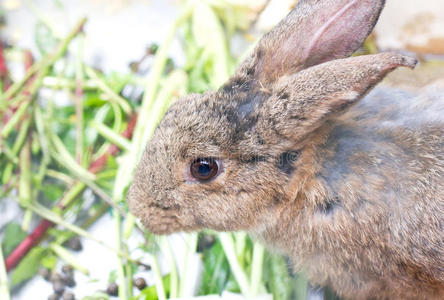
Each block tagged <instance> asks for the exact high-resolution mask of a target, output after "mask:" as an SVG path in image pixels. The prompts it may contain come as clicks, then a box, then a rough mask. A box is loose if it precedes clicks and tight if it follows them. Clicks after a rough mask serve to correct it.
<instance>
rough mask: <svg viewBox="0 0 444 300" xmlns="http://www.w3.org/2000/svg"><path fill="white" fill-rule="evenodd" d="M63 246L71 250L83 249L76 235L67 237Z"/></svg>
mask: <svg viewBox="0 0 444 300" xmlns="http://www.w3.org/2000/svg"><path fill="white" fill-rule="evenodd" d="M65 246H66V247H67V248H69V249H71V250H74V251H82V249H83V247H82V243H81V242H80V238H79V237H78V236H75V237H73V238H71V239H69V240H68V241H67V242H66V243H65Z"/></svg>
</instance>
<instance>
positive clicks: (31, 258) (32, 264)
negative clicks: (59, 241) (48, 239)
mask: <svg viewBox="0 0 444 300" xmlns="http://www.w3.org/2000/svg"><path fill="white" fill-rule="evenodd" d="M46 254H47V250H46V249H45V248H42V247H35V248H34V249H32V250H31V251H29V253H28V254H27V255H26V256H25V257H24V258H23V259H22V261H21V262H20V263H19V264H18V266H17V268H16V269H15V270H14V273H12V277H11V285H12V286H16V285H17V284H20V283H22V282H24V281H25V280H28V279H30V278H31V277H32V276H34V275H35V274H36V273H37V271H38V270H39V267H40V262H41V260H42V258H43V257H45V256H46Z"/></svg>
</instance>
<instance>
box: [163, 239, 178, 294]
mask: <svg viewBox="0 0 444 300" xmlns="http://www.w3.org/2000/svg"><path fill="white" fill-rule="evenodd" d="M160 246H161V249H162V252H163V253H165V254H166V255H167V260H168V263H169V265H170V268H171V271H170V274H171V277H170V299H174V298H177V297H178V283H179V279H178V277H177V267H176V261H175V259H174V255H173V251H172V250H171V246H170V243H169V241H168V238H167V237H166V236H162V237H161V238H160Z"/></svg>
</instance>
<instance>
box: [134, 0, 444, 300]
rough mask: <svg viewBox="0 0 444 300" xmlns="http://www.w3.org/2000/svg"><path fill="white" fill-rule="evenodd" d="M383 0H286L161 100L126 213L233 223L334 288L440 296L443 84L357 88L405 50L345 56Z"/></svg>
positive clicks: (222, 226)
mask: <svg viewBox="0 0 444 300" xmlns="http://www.w3.org/2000/svg"><path fill="white" fill-rule="evenodd" d="M383 6H384V1H383V0H301V1H299V3H298V5H297V6H296V7H295V8H294V10H293V11H292V12H291V13H290V14H289V15H288V17H287V18H286V19H285V20H283V21H282V22H281V23H280V24H279V25H278V26H277V27H276V28H275V29H274V30H273V31H271V32H270V33H268V34H267V35H265V36H264V38H263V39H262V40H261V41H260V42H259V44H258V46H257V47H256V49H255V51H254V52H253V54H252V55H251V56H250V57H249V58H248V59H247V60H246V61H245V62H244V63H242V64H241V65H240V67H239V68H238V70H237V72H236V73H235V74H234V76H233V77H231V79H230V80H229V81H228V82H227V83H226V84H225V85H224V86H223V87H222V88H221V89H220V90H218V91H215V92H207V93H205V94H203V95H190V96H188V97H185V98H183V99H181V100H179V101H177V102H176V103H175V104H173V105H172V107H171V108H170V109H169V110H168V112H167V114H166V116H165V118H164V119H163V121H162V122H161V124H160V125H159V128H158V129H157V131H156V132H155V135H154V137H153V139H152V140H151V141H150V143H149V144H148V146H147V148H146V151H145V153H144V154H143V157H142V160H141V162H140V164H139V166H138V168H137V171H136V173H135V177H134V182H133V184H132V186H131V188H130V190H129V193H128V203H129V207H130V209H131V211H132V212H133V213H134V214H135V215H136V216H137V217H139V218H140V219H141V221H142V223H143V224H144V225H145V226H146V227H147V228H148V229H149V230H151V231H152V232H154V233H156V234H168V233H172V232H175V231H181V230H183V231H192V230H199V229H201V228H212V229H215V230H220V231H237V230H245V231H247V232H249V233H250V234H252V235H253V236H255V237H257V238H258V239H260V240H262V241H264V242H265V243H266V245H273V248H274V249H275V250H277V251H279V252H281V253H283V254H286V255H288V256H289V257H290V258H291V260H292V262H293V263H294V266H295V268H296V269H297V270H303V271H304V272H305V273H306V274H307V276H308V278H309V280H310V282H311V283H313V284H318V285H321V286H329V287H331V288H332V289H333V290H335V291H336V292H337V293H338V294H339V295H340V296H343V297H346V298H350V299H443V297H444V89H443V88H441V89H440V88H439V87H426V88H423V89H421V92H420V93H417V92H412V91H410V92H407V91H402V90H397V89H396V88H389V87H387V88H379V89H375V90H374V91H372V92H370V93H369V91H370V90H371V89H372V88H373V87H374V86H375V85H376V84H377V83H378V82H379V81H381V80H382V79H383V77H384V76H385V75H386V74H387V73H389V72H390V71H392V70H393V69H395V68H397V67H400V66H406V67H410V68H413V67H414V66H415V64H416V61H415V59H413V58H410V57H407V56H403V55H400V54H395V53H382V54H377V55H369V56H360V57H351V58H346V57H348V56H350V55H351V54H352V53H353V52H354V51H355V50H356V49H357V48H358V47H359V46H360V45H361V43H362V42H363V41H364V39H365V38H366V37H367V35H368V34H369V33H370V32H371V30H372V28H373V26H374V24H375V23H376V21H377V19H378V16H379V14H380V12H381V10H382V8H383ZM367 94H368V95H367ZM366 95H367V96H366ZM364 96H365V97H364Z"/></svg>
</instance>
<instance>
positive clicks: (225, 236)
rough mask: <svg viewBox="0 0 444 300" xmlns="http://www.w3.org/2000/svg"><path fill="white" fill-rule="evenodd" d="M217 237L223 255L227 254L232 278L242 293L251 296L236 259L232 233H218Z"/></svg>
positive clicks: (246, 279)
mask: <svg viewBox="0 0 444 300" xmlns="http://www.w3.org/2000/svg"><path fill="white" fill-rule="evenodd" d="M219 239H220V242H221V244H222V248H223V249H224V252H225V255H226V256H227V259H228V263H229V264H230V268H231V271H232V272H233V275H234V278H235V279H236V281H237V283H238V284H239V288H240V290H241V292H242V294H243V295H244V296H245V297H247V298H251V296H252V293H251V290H250V286H249V284H248V277H247V275H246V274H245V272H244V271H243V270H242V267H241V266H240V264H239V262H238V261H237V257H236V252H235V249H234V248H235V247H234V242H233V237H232V235H231V234H230V233H225V232H222V233H219Z"/></svg>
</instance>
